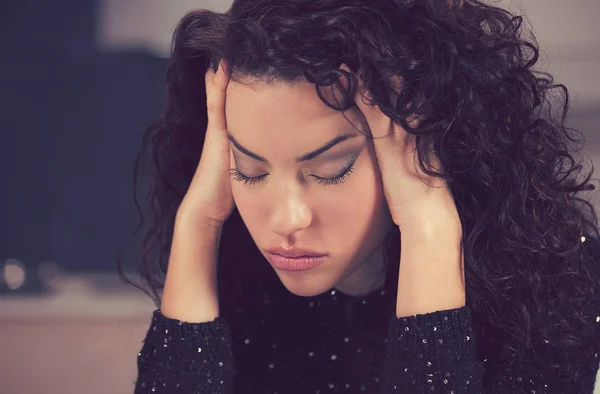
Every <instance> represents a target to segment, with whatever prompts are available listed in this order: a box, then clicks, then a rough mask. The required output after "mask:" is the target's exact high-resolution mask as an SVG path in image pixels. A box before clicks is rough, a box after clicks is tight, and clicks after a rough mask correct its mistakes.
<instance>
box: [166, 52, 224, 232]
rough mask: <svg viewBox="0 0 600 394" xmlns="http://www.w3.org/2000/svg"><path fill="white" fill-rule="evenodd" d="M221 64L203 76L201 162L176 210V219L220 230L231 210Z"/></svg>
mask: <svg viewBox="0 0 600 394" xmlns="http://www.w3.org/2000/svg"><path fill="white" fill-rule="evenodd" d="M223 66H224V65H223V63H221V64H220V65H219V69H218V70H217V72H216V73H214V72H213V71H212V70H211V69H210V68H209V69H208V71H207V72H206V74H205V81H206V106H207V113H208V126H207V128H206V135H205V138H204V146H203V147H202V155H201V157H200V162H199V163H198V167H197V168H196V172H195V174H194V177H193V178H192V182H191V184H190V187H189V188H188V191H187V193H186V194H185V197H184V198H183V201H182V202H181V204H180V206H179V209H178V213H177V216H178V219H179V218H183V217H185V219H186V220H187V219H191V220H193V221H195V222H206V223H208V224H209V225H211V226H214V227H216V228H220V227H221V226H222V225H223V223H224V222H225V220H227V218H228V217H229V215H231V212H232V211H233V207H234V202H233V195H232V192H231V181H230V176H229V139H228V137H227V121H226V119H225V92H226V90H227V85H228V83H229V79H228V76H227V73H225V72H224V70H223Z"/></svg>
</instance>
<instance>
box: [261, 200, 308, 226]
mask: <svg viewBox="0 0 600 394" xmlns="http://www.w3.org/2000/svg"><path fill="white" fill-rule="evenodd" d="M270 222H271V223H270V225H271V229H272V230H273V232H274V233H276V234H278V235H281V236H287V235H290V234H292V233H294V232H296V231H298V230H301V229H303V228H306V227H308V226H309V225H310V223H311V222H312V212H311V210H310V208H309V207H308V206H307V204H306V203H304V202H302V201H301V200H300V199H299V198H290V197H289V196H287V197H286V198H284V199H283V201H282V202H281V203H280V204H278V205H277V206H276V207H275V210H274V211H273V214H272V215H271V219H270Z"/></svg>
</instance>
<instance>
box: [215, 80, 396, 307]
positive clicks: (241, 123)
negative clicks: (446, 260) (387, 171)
mask: <svg viewBox="0 0 600 394" xmlns="http://www.w3.org/2000/svg"><path fill="white" fill-rule="evenodd" d="M330 101H332V100H330ZM345 115H346V116H347V117H348V119H350V121H352V123H353V124H354V125H355V126H353V125H352V124H351V123H349V121H348V120H347V119H346V118H345V117H344V114H343V113H342V112H339V111H335V110H333V109H331V108H329V107H327V106H326V105H325V104H324V103H323V102H322V101H321V99H320V98H319V97H318V95H317V93H316V91H315V87H314V85H313V84H311V83H308V82H305V81H304V82H298V83H295V84H293V85H291V86H288V85H285V84H273V85H268V86H266V85H261V86H259V85H257V84H253V85H250V84H245V83H244V84H242V83H238V82H234V81H230V82H229V86H228V88H227V94H226V118H227V126H228V129H229V134H230V141H231V143H230V147H231V150H230V152H231V153H230V168H232V169H237V171H238V173H237V174H234V175H233V176H232V180H231V187H232V191H233V197H234V200H235V204H236V206H237V209H238V211H239V213H240V215H241V217H242V219H243V221H244V223H245V225H246V227H247V228H248V231H249V232H250V234H251V236H252V238H253V240H254V242H255V243H256V245H257V246H258V248H259V249H260V251H261V253H262V254H263V255H264V256H265V257H266V258H267V261H269V262H270V264H271V266H272V267H273V269H274V270H275V272H276V273H277V275H278V276H279V278H280V279H281V281H282V282H283V284H284V286H285V287H286V288H287V289H288V290H289V291H290V292H292V293H294V294H297V295H300V296H314V295H318V294H321V293H323V292H325V291H327V290H328V289H331V288H332V287H335V288H337V289H339V290H340V291H342V292H344V293H347V294H359V293H363V292H365V291H368V290H370V289H372V288H373V286H378V285H379V284H380V283H381V282H380V281H381V279H382V278H381V275H382V269H383V253H382V248H381V246H382V243H383V241H384V239H385V236H386V235H387V233H388V232H389V231H390V229H391V228H392V227H391V226H392V225H393V223H392V220H391V217H390V214H389V211H388V209H387V204H386V201H385V198H384V195H383V188H382V183H381V176H380V173H379V168H378V166H377V159H376V156H375V151H374V149H373V145H372V142H371V141H370V140H369V139H368V138H366V137H365V136H364V135H363V134H367V135H368V128H367V125H366V122H365V121H364V118H363V117H362V114H361V113H360V111H358V110H357V109H353V110H349V111H346V112H345ZM355 127H356V128H358V129H359V130H361V131H362V133H363V134H361V133H360V132H358V131H357V130H356V128H355ZM332 141H333V142H336V141H337V143H335V144H332V143H330V142H332ZM324 147H328V149H320V148H324ZM252 178H253V179H252ZM277 247H279V248H284V249H293V248H298V249H305V250H310V251H314V252H317V253H319V254H323V255H326V256H325V257H322V258H319V259H318V260H319V262H320V264H319V265H318V266H315V267H313V268H310V269H307V270H302V271H289V270H287V269H285V268H281V267H279V266H277V262H276V261H275V260H274V259H276V258H275V257H273V256H272V255H271V254H269V253H268V252H267V250H269V249H271V248H277Z"/></svg>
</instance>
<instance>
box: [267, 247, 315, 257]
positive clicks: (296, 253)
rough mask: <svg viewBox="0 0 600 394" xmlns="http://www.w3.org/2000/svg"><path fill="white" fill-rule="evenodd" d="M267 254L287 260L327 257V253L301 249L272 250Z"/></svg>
mask: <svg viewBox="0 0 600 394" xmlns="http://www.w3.org/2000/svg"><path fill="white" fill-rule="evenodd" d="M266 252H267V253H270V254H275V255H279V256H283V257H287V258H298V257H321V256H325V253H319V252H315V251H314V250H308V249H301V248H291V249H285V248H280V247H277V248H271V249H267V250H266Z"/></svg>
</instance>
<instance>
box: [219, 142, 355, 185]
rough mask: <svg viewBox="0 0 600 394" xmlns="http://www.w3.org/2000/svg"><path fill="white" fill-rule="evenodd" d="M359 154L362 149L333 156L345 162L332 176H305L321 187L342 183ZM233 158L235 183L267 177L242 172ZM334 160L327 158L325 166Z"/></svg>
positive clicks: (310, 173) (251, 182) (252, 181)
mask: <svg viewBox="0 0 600 394" xmlns="http://www.w3.org/2000/svg"><path fill="white" fill-rule="evenodd" d="M361 152H362V149H361V150H360V151H359V152H355V153H352V154H351V155H348V154H347V153H346V150H345V151H344V152H342V154H338V155H335V156H339V158H345V159H346V160H345V161H344V164H343V165H342V166H341V167H338V169H337V170H336V171H333V173H334V174H332V175H325V174H318V171H306V174H307V176H309V177H312V178H313V179H314V180H316V181H317V182H318V183H321V184H323V185H331V184H338V183H342V182H343V181H345V180H346V179H347V178H348V177H349V176H350V174H351V173H352V171H354V169H355V167H356V161H357V160H358V157H359V156H360V154H361ZM234 157H235V161H236V167H235V168H232V169H230V172H231V174H232V175H233V177H234V179H235V180H236V181H239V182H243V183H249V184H254V183H257V182H260V181H262V180H264V178H265V177H266V176H267V175H269V174H268V173H261V174H257V175H248V173H246V172H245V171H243V170H241V169H240V168H239V167H240V166H239V165H238V163H237V160H238V159H237V155H236V154H235V153H234ZM336 160H339V159H338V158H335V159H331V158H329V159H328V160H326V161H325V165H328V164H330V163H331V162H332V161H336ZM336 167H337V166H336ZM249 173H251V171H249Z"/></svg>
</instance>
